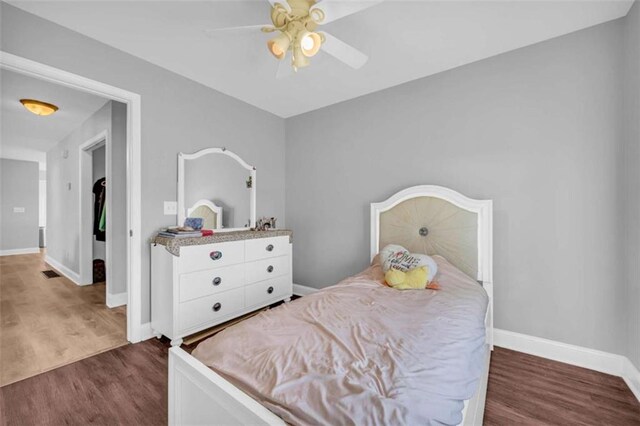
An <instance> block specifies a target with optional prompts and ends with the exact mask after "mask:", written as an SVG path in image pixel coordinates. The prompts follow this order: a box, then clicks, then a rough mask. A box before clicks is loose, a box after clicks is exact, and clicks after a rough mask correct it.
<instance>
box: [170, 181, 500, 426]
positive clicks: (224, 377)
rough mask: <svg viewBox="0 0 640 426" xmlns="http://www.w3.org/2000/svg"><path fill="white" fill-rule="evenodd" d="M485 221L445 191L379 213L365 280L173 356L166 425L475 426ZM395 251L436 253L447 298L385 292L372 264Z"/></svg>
mask: <svg viewBox="0 0 640 426" xmlns="http://www.w3.org/2000/svg"><path fill="white" fill-rule="evenodd" d="M491 222H492V203H491V201H488V200H473V199H470V198H467V197H464V196H462V195H461V194H459V193H457V192H455V191H452V190H450V189H447V188H442V187H437V186H427V185H423V186H417V187H412V188H408V189H406V190H404V191H401V192H399V193H397V194H395V195H394V196H392V197H391V198H389V199H388V200H386V201H383V202H381V203H373V204H372V205H371V259H372V265H371V266H370V267H369V268H367V269H366V270H365V271H363V272H362V273H360V274H358V275H356V276H354V277H350V278H348V279H346V280H344V281H342V282H341V283H339V284H337V285H335V286H332V287H329V288H327V289H323V290H322V291H319V292H316V293H313V294H311V295H308V296H305V297H303V298H302V299H300V300H298V301H295V302H293V303H290V304H285V305H282V306H280V307H278V308H276V309H273V310H272V311H270V312H267V313H264V314H260V315H258V316H256V317H253V318H251V319H249V320H247V321H244V322H242V323H240V324H238V325H236V326H234V327H230V328H229V329H227V330H225V331H223V332H222V333H220V334H218V335H217V336H214V337H213V338H210V339H208V340H207V341H205V342H202V343H201V344H200V345H199V346H198V347H197V348H196V350H195V351H194V352H193V355H190V354H188V353H186V352H185V351H183V350H182V349H180V348H172V349H171V350H170V354H169V423H170V424H190V425H191V424H285V422H287V423H293V424H319V423H320V424H321V423H333V424H348V423H357V424H418V423H432V424H465V425H472V424H473V425H476V424H481V423H482V417H483V413H484V401H485V395H486V386H487V378H488V366H489V359H490V349H491V348H492V316H493V302H492V299H493V297H492V295H493V288H492V235H491ZM388 243H395V244H401V245H403V246H405V247H406V248H407V249H410V250H411V251H413V252H422V253H426V254H429V255H432V256H434V258H435V259H436V261H437V263H438V267H439V272H438V275H437V279H438V281H439V282H440V284H441V289H440V290H413V291H398V290H395V289H391V288H388V287H386V286H384V285H383V284H382V280H383V277H382V271H381V268H380V263H379V262H378V261H377V260H376V254H377V253H378V251H379V250H380V249H381V248H382V247H383V246H384V245H386V244H388ZM209 366H210V367H212V368H213V369H212V368H209ZM214 370H215V371H214Z"/></svg>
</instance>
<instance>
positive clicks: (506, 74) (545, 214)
mask: <svg viewBox="0 0 640 426" xmlns="http://www.w3.org/2000/svg"><path fill="white" fill-rule="evenodd" d="M620 42H621V22H620V21H615V22H612V23H607V24H604V25H600V26H597V27H593V28H590V29H587V30H584V31H580V32H577V33H573V34H570V35H567V36H564V37H561V38H557V39H554V40H550V41H547V42H544V43H540V44H537V45H534V46H530V47H526V48H523V49H519V50H516V51H513V52H510V53H506V54H503V55H500V56H497V57H494V58H490V59H487V60H484V61H481V62H477V63H474V64H471V65H467V66H463V67H460V68H457V69H455V70H452V71H449V72H445V73H441V74H438V75H434V76H431V77H428V78H424V79H420V80H417V81H414V82H410V83H407V84H404V85H401V86H397V87H395V88H392V89H389V90H385V91H382V92H378V93H374V94H371V95H367V96H364V97H362V98H359V99H354V100H351V101H347V102H344V103H341V104H337V105H334V106H331V107H327V108H324V109H321V110H317V111H314V112H311V113H307V114H304V115H301V116H297V117H294V118H291V119H288V120H287V121H286V136H287V158H286V162H287V169H286V171H287V192H286V199H287V203H286V209H287V224H288V225H289V227H290V228H292V229H293V231H294V235H295V236H296V249H295V251H294V282H296V283H299V284H303V285H309V286H314V287H324V286H327V285H330V284H333V283H335V282H337V281H338V280H340V279H341V278H343V277H345V276H348V275H351V274H353V273H355V272H358V271H360V270H362V269H363V268H364V267H365V266H366V265H367V264H368V260H369V259H368V256H369V245H368V244H369V233H368V232H369V216H368V215H369V203H371V202H373V201H381V200H384V199H386V198H387V197H389V196H390V195H392V194H393V193H395V192H397V191H399V190H401V189H403V188H406V187H408V186H412V185H418V184H436V185H443V186H446V187H450V188H453V189H455V190H457V191H459V192H461V193H463V194H465V195H467V196H470V197H473V198H483V199H484V198H490V199H493V200H494V209H495V213H494V214H495V217H494V227H495V231H494V232H495V233H494V235H495V242H494V244H495V256H494V259H495V261H494V268H495V269H494V274H495V277H494V281H495V320H496V326H497V327H498V328H502V329H507V330H512V331H515V332H520V333H525V334H529V335H533V336H541V337H545V338H549V339H554V340H559V341H562V342H567V343H572V344H577V345H582V346H587V347H591V348H597V349H602V350H608V351H612V352H616V353H624V351H625V349H626V348H625V346H626V345H625V330H624V328H623V327H620V324H623V323H624V322H625V321H626V318H625V310H626V301H625V299H624V295H625V291H624V287H625V284H624V282H623V281H622V278H623V274H622V269H621V267H620V262H619V255H620V244H619V240H620V231H621V230H620V229H619V228H618V222H619V216H618V210H619V205H620V204H619V203H620V199H619V194H618V193H617V191H616V190H615V188H616V183H617V180H618V176H617V173H616V170H617V168H618V167H619V166H620V162H621V157H620V152H619V149H618V146H617V145H618V144H617V141H618V139H619V128H620V125H619V119H618V115H619V114H618V113H619V104H620V101H621V96H620V87H619V76H620V74H619V73H620V66H619V63H620V60H619V59H620V49H619V46H620ZM303 200H304V201H303Z"/></svg>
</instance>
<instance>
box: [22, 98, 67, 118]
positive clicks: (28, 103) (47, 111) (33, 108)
mask: <svg viewBox="0 0 640 426" xmlns="http://www.w3.org/2000/svg"><path fill="white" fill-rule="evenodd" d="M20 103H21V104H22V106H24V107H25V108H26V109H27V110H28V111H29V112H32V113H33V114H35V115H41V116H47V115H51V114H53V113H54V112H56V111H57V110H58V107H57V106H55V105H54V104H50V103H47V102H42V101H38V100H35V99H20Z"/></svg>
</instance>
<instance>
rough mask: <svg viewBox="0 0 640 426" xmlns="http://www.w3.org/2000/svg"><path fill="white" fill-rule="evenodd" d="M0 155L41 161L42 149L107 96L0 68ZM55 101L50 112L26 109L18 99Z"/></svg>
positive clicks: (77, 122)
mask: <svg viewBox="0 0 640 426" xmlns="http://www.w3.org/2000/svg"><path fill="white" fill-rule="evenodd" d="M0 89H1V90H0V101H1V104H0V114H1V117H2V131H1V132H0V137H1V139H2V145H1V146H0V149H1V150H0V155H1V156H2V157H3V158H14V159H17V160H28V161H39V162H43V161H45V158H46V156H45V153H46V152H47V151H48V150H50V149H51V148H53V147H54V146H55V145H56V144H57V143H58V142H60V141H61V140H62V139H64V137H65V136H67V135H68V134H69V133H71V132H72V131H73V130H75V129H76V128H78V127H79V126H80V124H82V123H83V122H84V121H85V120H86V119H87V118H89V117H90V116H91V115H93V114H94V113H95V112H96V111H97V110H99V109H100V108H101V107H102V106H103V105H104V104H105V103H106V102H107V101H108V100H107V99H104V98H100V97H98V96H94V95H90V94H88V93H84V92H79V91H77V90H74V89H70V88H68V87H65V86H60V85H57V84H53V83H50V82H47V81H44V80H38V79H35V78H33V77H28V76H25V75H22V74H18V73H15V72H12V71H7V70H4V69H3V70H1V71H0ZM23 98H26V99H37V100H40V101H44V102H49V103H52V104H54V105H57V106H58V107H59V108H60V109H59V110H58V111H57V112H56V113H54V114H53V115H49V116H47V117H40V116H37V115H35V114H32V113H30V112H29V111H27V110H26V109H25V108H24V107H23V106H22V104H21V103H20V99H23Z"/></svg>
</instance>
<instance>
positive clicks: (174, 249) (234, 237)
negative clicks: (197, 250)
mask: <svg viewBox="0 0 640 426" xmlns="http://www.w3.org/2000/svg"><path fill="white" fill-rule="evenodd" d="M283 236H287V237H289V242H293V241H292V240H293V231H291V230H290V229H273V230H270V231H248V230H247V231H229V232H224V231H223V232H217V233H216V232H215V231H214V234H213V235H210V236H208V237H193V238H167V237H160V236H157V235H156V236H155V237H154V238H152V239H151V243H152V244H160V245H163V246H165V247H166V249H167V251H168V252H169V253H171V254H172V255H174V256H180V247H186V246H200V245H204V244H215V243H227V242H229V241H241V240H252V239H256V238H270V237H283Z"/></svg>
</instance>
